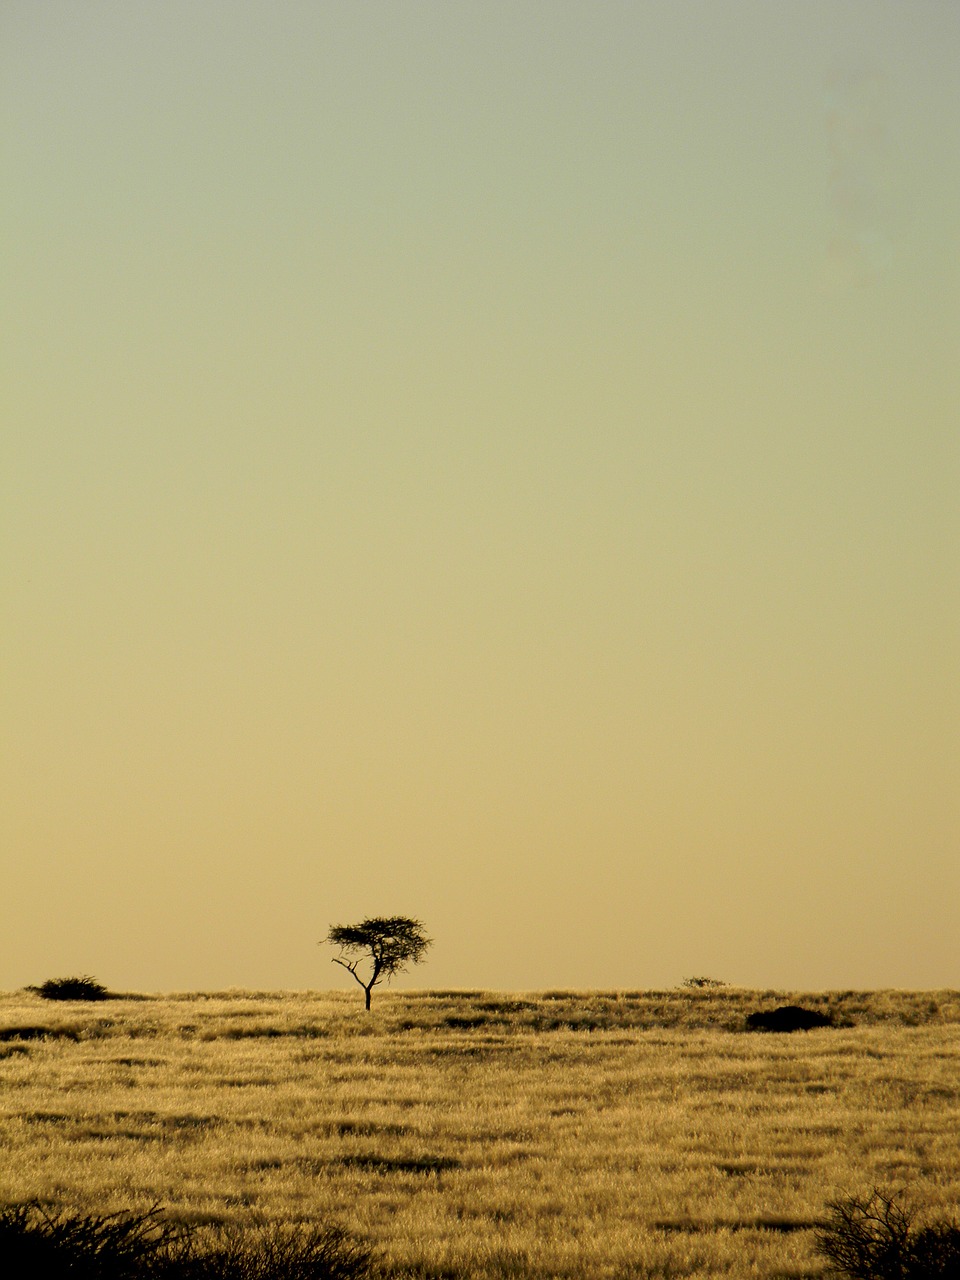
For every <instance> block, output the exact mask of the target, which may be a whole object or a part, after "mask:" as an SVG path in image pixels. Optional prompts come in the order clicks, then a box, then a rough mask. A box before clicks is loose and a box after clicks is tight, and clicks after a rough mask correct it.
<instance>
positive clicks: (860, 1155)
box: [0, 989, 960, 1280]
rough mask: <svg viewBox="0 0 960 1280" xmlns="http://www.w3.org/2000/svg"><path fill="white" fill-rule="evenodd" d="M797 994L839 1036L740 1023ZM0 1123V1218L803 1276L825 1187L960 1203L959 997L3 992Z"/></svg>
mask: <svg viewBox="0 0 960 1280" xmlns="http://www.w3.org/2000/svg"><path fill="white" fill-rule="evenodd" d="M358 997H359V999H358ZM787 1003H796V1004H803V1005H805V1006H808V1007H811V1008H817V1009H823V1010H829V1011H830V1012H832V1013H833V1015H834V1016H835V1018H836V1019H837V1021H838V1022H840V1023H842V1024H844V1025H841V1026H838V1027H836V1028H833V1029H826V1030H817V1031H810V1032H798V1033H794V1034H789V1035H785V1034H780V1035H778V1034H761V1033H750V1032H746V1031H744V1030H743V1025H744V1018H745V1015H746V1014H747V1012H749V1011H750V1010H752V1009H757V1008H765V1007H773V1006H775V1005H776V1004H787ZM0 1126H2V1140H3V1150H4V1160H3V1162H2V1168H0V1202H6V1203H11V1202H19V1201H23V1200H27V1199H31V1198H34V1197H36V1198H40V1199H41V1200H42V1201H44V1202H46V1203H49V1204H50V1205H52V1206H57V1207H60V1206H70V1207H77V1208H80V1209H82V1210H85V1211H96V1212H110V1211H113V1210H119V1209H130V1208H132V1209H146V1208H148V1207H149V1206H151V1205H153V1204H155V1203H157V1202H160V1203H162V1204H163V1205H164V1206H165V1207H166V1208H167V1210H168V1211H169V1213H170V1214H172V1215H173V1216H175V1217H177V1218H180V1219H182V1220H184V1221H189V1222H194V1223H203V1222H214V1221H222V1220H226V1221H231V1220H232V1221H243V1222H250V1221H268V1222H269V1221H286V1222H290V1221H313V1220H333V1221H336V1222H338V1223H340V1224H342V1225H343V1226H345V1227H347V1228H348V1229H349V1230H351V1231H352V1232H355V1233H356V1234H358V1235H359V1236H361V1237H363V1238H364V1239H366V1240H368V1241H370V1242H371V1243H372V1244H373V1245H374V1246H375V1247H376V1249H377V1251H378V1253H379V1255H380V1256H381V1257H382V1258H383V1260H384V1262H385V1263H386V1264H387V1265H388V1266H389V1267H391V1268H392V1269H393V1270H394V1272H395V1273H396V1272H399V1273H401V1274H406V1275H408V1276H417V1277H425V1278H426V1277H438V1278H439V1277H447V1276H449V1277H477V1278H482V1280H493V1278H494V1277H497V1278H500V1277H516V1278H517V1280H521V1278H526V1277H530V1278H531V1280H532V1278H533V1277H538V1278H543V1277H570V1278H571V1280H572V1278H574V1277H576V1278H583V1280H594V1278H597V1280H599V1278H600V1277H611V1278H612V1277H680V1276H698V1277H715V1276H728V1277H741V1276H742V1277H748V1276H756V1277H785V1276H814V1275H819V1274H821V1273H822V1271H823V1263H822V1261H821V1260H819V1259H818V1257H817V1255H816V1252H815V1250H814V1246H813V1228H814V1227H815V1226H816V1224H817V1223H818V1222H819V1221H821V1220H822V1219H823V1217H824V1214H825V1212H826V1207H827V1205H828V1203H829V1201H830V1200H831V1199H833V1198H835V1197H838V1196H842V1195H845V1194H851V1193H861V1192H865V1191H869V1190H870V1189H871V1188H873V1187H875V1186H880V1187H885V1188H897V1187H900V1188H907V1190H908V1191H909V1193H910V1195H911V1197H912V1198H913V1199H914V1201H915V1202H917V1203H918V1204H920V1205H922V1206H927V1207H929V1208H930V1209H931V1210H932V1211H934V1212H936V1213H939V1214H941V1215H943V1214H947V1215H949V1214H952V1213H953V1212H954V1211H955V1208H956V1206H957V1205H958V1204H960V993H958V992H955V991H941V992H924V993H916V992H842V993H839V992H834V993H816V994H810V993H796V992H792V993H785V992H772V991H768V992H748V991H735V990H728V989H722V990H719V991H703V992H700V991H686V990H683V991H674V992H663V993H653V992H626V991H621V992H547V993H540V994H537V995H507V994H503V993H493V992H457V991H452V992H437V991H435V992H414V993H394V992H389V991H383V990H379V991H378V992H377V993H375V995H374V1004H373V1010H372V1012H371V1013H370V1014H365V1013H364V1011H363V1009H362V996H361V995H360V993H359V992H353V991H350V992H344V993H329V992H325V993H309V992H308V993H303V992H296V993H251V992H226V993H219V994H215V995H205V994H187V995H176V996H148V997H142V996H141V997H121V998H118V999H115V1000H110V1001H105V1002H102V1003H96V1004H94V1003H90V1004H83V1003H55V1002H52V1001H45V1000H42V999H40V998H39V997H38V996H37V995H35V994H31V993H28V992H19V993H14V994H7V995H4V996H0Z"/></svg>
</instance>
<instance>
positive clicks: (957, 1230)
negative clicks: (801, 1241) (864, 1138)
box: [816, 1191, 960, 1280]
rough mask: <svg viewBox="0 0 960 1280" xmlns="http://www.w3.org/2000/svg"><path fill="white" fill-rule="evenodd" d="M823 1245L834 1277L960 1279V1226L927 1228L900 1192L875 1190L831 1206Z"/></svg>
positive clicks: (855, 1279) (822, 1234)
mask: <svg viewBox="0 0 960 1280" xmlns="http://www.w3.org/2000/svg"><path fill="white" fill-rule="evenodd" d="M830 1213H831V1216H830V1219H829V1221H828V1223H827V1224H826V1226H824V1227H823V1228H822V1229H821V1230H820V1231H818V1233H817V1237H816V1239H817V1247H818V1249H819V1251H820V1253H821V1254H822V1256H823V1257H824V1258H826V1259H827V1261H828V1262H829V1263H830V1269H831V1271H832V1273H833V1274H834V1275H839V1276H846V1277H849V1278H850V1280H957V1277H958V1276H960V1225H958V1224H957V1223H955V1222H947V1221H939V1222H935V1223H931V1224H929V1225H927V1226H921V1225H920V1224H919V1223H918V1220H917V1214H916V1211H915V1210H913V1209H912V1208H910V1206H909V1205H907V1204H906V1203H905V1202H904V1200H903V1199H902V1197H900V1196H898V1195H886V1194H884V1193H883V1192H881V1191H874V1192H872V1194H871V1195H869V1196H866V1197H858V1196H849V1197H847V1198H846V1199H844V1200H838V1201H835V1202H834V1203H833V1204H831V1205H830Z"/></svg>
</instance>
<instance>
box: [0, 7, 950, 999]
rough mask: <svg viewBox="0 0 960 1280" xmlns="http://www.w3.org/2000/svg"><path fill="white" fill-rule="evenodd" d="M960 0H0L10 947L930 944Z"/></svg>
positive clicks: (438, 952)
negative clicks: (406, 931) (392, 928)
mask: <svg viewBox="0 0 960 1280" xmlns="http://www.w3.org/2000/svg"><path fill="white" fill-rule="evenodd" d="M958 84H960V6H958V5H957V4H956V3H954V2H953V0H912V3H911V4H909V5H906V4H902V3H899V2H897V3H891V2H890V0H843V3H840V2H839V0H829V2H826V0H804V3H782V4H770V3H768V2H767V0H632V2H631V3H621V2H618V0H602V2H601V3H595V2H594V0H589V2H587V0H575V2H574V0H551V3H542V2H540V0H537V2H533V0H522V2H521V3H517V2H516V0H509V2H506V0H504V2H502V3H501V2H500V0H482V2H479V0H478V2H476V3H463V2H462V0H405V2H404V3H403V4H396V3H392V2H391V3H387V2H386V0H365V3H363V4H356V3H354V2H353V0H350V2H349V3H347V2H343V0H323V3H315V2H314V0H309V2H308V0H230V3H226V2H225V0H205V3H204V4H202V5H198V4H196V3H195V0H164V3H162V4H161V3H154V2H147V0H122V2H121V0H84V3H82V4H79V3H74V2H73V0H57V2H56V3H53V2H51V0H4V3H3V5H2V8H0V108H2V112H3V118H4V128H3V134H4V139H5V140H4V141H3V143H2V152H0V179H2V189H3V192H4V195H3V200H2V208H0V220H2V225H0V238H2V244H3V250H2V253H0V262H2V272H3V280H2V286H0V297H2V303H0V324H2V332H0V360H2V376H0V408H2V420H3V422H4V424H5V425H4V426H3V428H2V433H3V439H2V459H0V461H2V467H0V485H2V490H0V530H2V532H0V543H2V549H0V556H2V563H0V570H2V593H3V601H4V625H3V628H2V639H0V645H2V656H0V661H2V672H3V674H2V700H3V707H2V723H3V729H2V735H3V756H2V760H3V766H2V767H3V776H2V788H3V805H2V819H0V859H2V885H3V893H2V896H0V939H2V940H0V988H4V989H8V990H9V989H15V988H18V987H20V986H23V985H26V984H28V983H39V982H41V981H43V980H44V979H46V978H50V977H60V976H68V975H72V974H91V975H93V976H95V977H96V978H97V979H98V980H100V981H102V982H104V983H105V984H106V985H107V986H109V987H111V988H112V989H116V990H131V991H132V990H136V991H175V990H180V991H185V990H213V989H225V988H231V987H244V988H254V989H258V990H273V989H326V988H340V987H350V985H351V979H350V977H349V975H348V974H346V973H344V972H343V970H341V969H339V968H337V967H336V966H334V965H332V964H331V957H332V955H333V954H334V953H333V952H332V950H331V949H330V948H329V947H326V946H323V945H320V946H318V943H320V941H321V940H322V939H323V938H324V936H325V935H326V932H327V930H328V929H329V927H330V926H331V924H350V923H355V922H357V921H359V920H361V919H362V918H364V917H366V916H370V915H409V916H413V917H416V918H419V919H421V920H423V922H424V924H425V925H426V928H427V931H428V933H429V934H430V935H431V937H432V938H433V940H434V941H433V947H432V949H431V951H430V952H429V954H428V956H427V959H426V962H425V964H424V965H423V967H421V968H418V969H416V970H415V971H413V972H411V973H410V974H409V975H407V977H406V978H402V979H398V980H397V982H396V984H395V985H396V986H398V987H400V988H404V987H407V988H409V987H432V988H441V987H443V988H463V987H465V988H481V987H485V988H500V989H509V990H540V989H548V988H584V989H596V988H621V989H663V988H667V987H671V986H675V985H676V984H678V983H680V982H682V981H683V979H684V978H686V977H688V976H701V975H704V976H711V977H714V978H717V979H720V980H723V981H726V982H729V983H731V984H735V985H738V986H748V987H761V988H768V987H772V988H780V989H792V990H804V989H805V990H814V989H823V988H876V987H908V988H938V987H950V986H957V985H958V984H960V967H958V966H960V953H958V950H957V939H956V925H957V910H956V907H957V901H958V896H960V799H958V797H960V788H958V785H957V783H958V779H960V728H958V726H960V696H958V693H960V504H958V500H957V494H958V492H960V444H958V429H957V426H958V421H960V412H958V411H960V236H958V228H960V95H958V93H957V85H958Z"/></svg>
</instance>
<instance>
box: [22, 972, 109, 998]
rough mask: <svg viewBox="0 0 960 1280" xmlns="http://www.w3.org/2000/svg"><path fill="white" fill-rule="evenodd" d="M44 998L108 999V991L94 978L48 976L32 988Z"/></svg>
mask: <svg viewBox="0 0 960 1280" xmlns="http://www.w3.org/2000/svg"><path fill="white" fill-rule="evenodd" d="M33 989H34V990H35V991H36V992H37V995H39V996H42V997H43V999H44V1000H109V999H110V992H109V991H108V990H107V988H106V987H105V986H104V985H103V983H101V982H97V980H96V978H89V977H85V978H48V979H47V980H46V982H44V983H43V984H42V985H41V986H39V987H35V988H33Z"/></svg>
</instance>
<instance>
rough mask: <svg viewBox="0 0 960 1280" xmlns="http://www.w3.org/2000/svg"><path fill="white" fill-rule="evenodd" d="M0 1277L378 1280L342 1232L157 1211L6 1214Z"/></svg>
mask: <svg viewBox="0 0 960 1280" xmlns="http://www.w3.org/2000/svg"><path fill="white" fill-rule="evenodd" d="M0 1273H2V1274H3V1275H22V1276H50V1277H53V1278H54V1280H59V1278H60V1277H66V1276H69V1277H70V1280H374V1278H375V1277H378V1276H379V1277H382V1273H381V1272H379V1271H378V1269H377V1268H376V1266H375V1264H374V1261H373V1256H372V1253H371V1251H370V1249H369V1248H368V1247H367V1246H366V1245H365V1244H363V1243H362V1242H361V1241H359V1240H356V1239H354V1238H353V1237H352V1236H350V1235H348V1234H347V1232H345V1231H343V1230H342V1229H341V1228H340V1227H336V1226H332V1225H326V1226H316V1225H310V1226H307V1225H302V1226H287V1227H282V1226H279V1227H274V1228H262V1229H256V1230H254V1229H249V1230H242V1231H241V1230H228V1229H219V1230H216V1229H211V1228H189V1227H184V1226H179V1225H176V1224H173V1223H170V1222H167V1221H165V1220H164V1219H163V1218H162V1216H161V1214H160V1212H159V1210H158V1209H156V1208H154V1209H151V1210H149V1211H148V1212H147V1213H141V1214H135V1213H116V1214H109V1215H99V1214H76V1213H67V1212H63V1213H59V1214H51V1213H49V1212H47V1210H46V1209H45V1208H44V1207H43V1206H42V1205H40V1204H38V1203H36V1202H31V1203H30V1204H20V1205H10V1206H8V1207H6V1208H3V1209H0Z"/></svg>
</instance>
